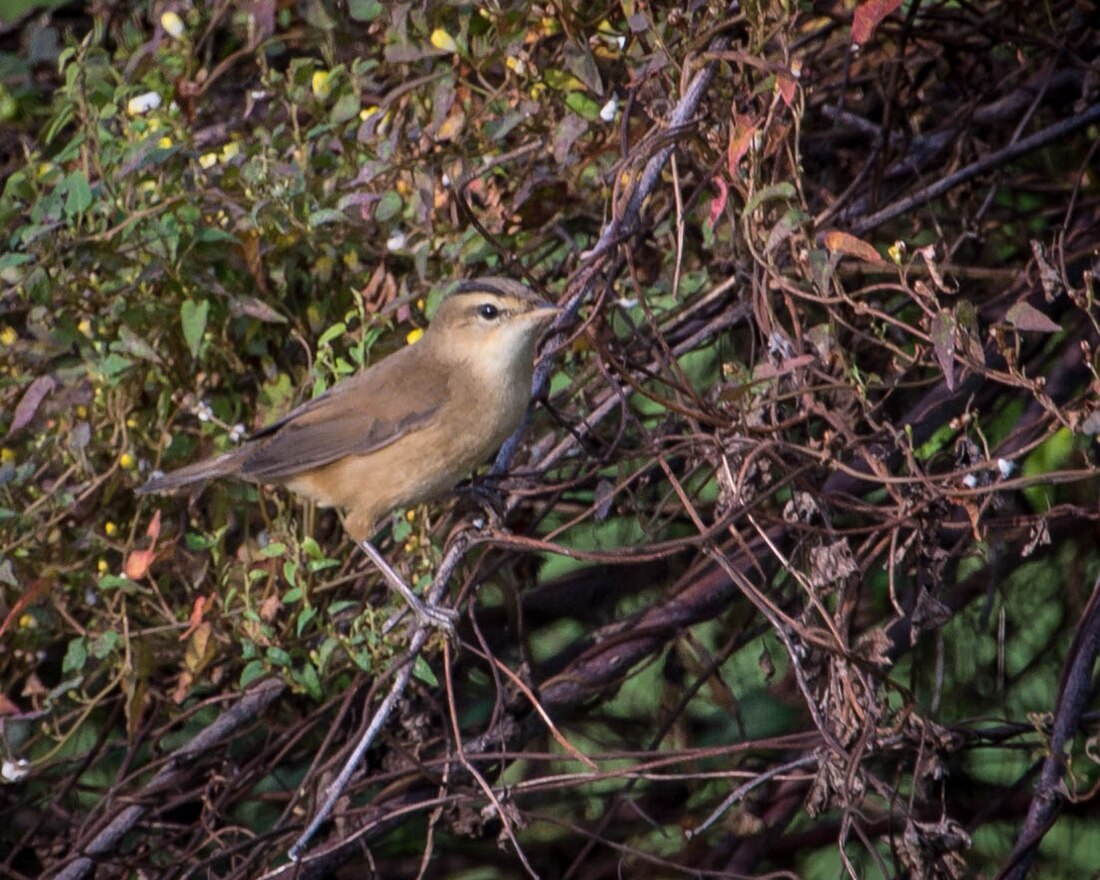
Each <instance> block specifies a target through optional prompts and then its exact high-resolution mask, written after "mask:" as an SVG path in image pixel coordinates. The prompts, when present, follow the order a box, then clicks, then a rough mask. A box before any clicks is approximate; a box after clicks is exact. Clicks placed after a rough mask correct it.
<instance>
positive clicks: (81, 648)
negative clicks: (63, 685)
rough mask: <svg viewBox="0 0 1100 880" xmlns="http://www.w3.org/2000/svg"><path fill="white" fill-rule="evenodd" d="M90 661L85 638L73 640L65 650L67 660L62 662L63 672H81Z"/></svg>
mask: <svg viewBox="0 0 1100 880" xmlns="http://www.w3.org/2000/svg"><path fill="white" fill-rule="evenodd" d="M87 660H88V646H87V644H85V642H84V639H83V638H79V639H73V640H72V641H71V642H69V647H68V648H66V650H65V659H63V660H62V661H61V671H62V672H79V671H80V670H81V669H83V668H84V664H85V663H86V662H87Z"/></svg>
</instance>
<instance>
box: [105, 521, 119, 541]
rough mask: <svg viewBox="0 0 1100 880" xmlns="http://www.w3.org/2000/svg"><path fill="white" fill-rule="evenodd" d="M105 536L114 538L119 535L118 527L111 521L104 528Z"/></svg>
mask: <svg viewBox="0 0 1100 880" xmlns="http://www.w3.org/2000/svg"><path fill="white" fill-rule="evenodd" d="M103 534H105V535H106V536H107V537H108V538H113V537H114V536H115V535H117V534H118V525H116V524H115V523H114V522H112V521H111V520H107V523H106V525H104V526H103Z"/></svg>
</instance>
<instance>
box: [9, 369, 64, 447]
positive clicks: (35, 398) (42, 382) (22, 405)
mask: <svg viewBox="0 0 1100 880" xmlns="http://www.w3.org/2000/svg"><path fill="white" fill-rule="evenodd" d="M56 387H57V382H56V381H54V378H53V376H39V377H38V378H37V379H35V380H34V381H33V382H31V384H30V387H29V388H27V390H26V391H24V392H23V396H22V397H21V398H20V399H19V403H18V404H17V405H16V407H15V415H14V416H12V420H11V427H10V428H8V436H9V437H10V436H11V435H12V434H14V433H15V432H16V431H18V430H19V429H20V428H22V427H24V426H25V425H27V423H29V422H30V420H31V419H33V418H34V414H35V413H36V412H38V407H39V406H41V405H42V401H43V400H45V398H46V395H47V394H49V393H50V392H51V391H53V390H54V388H56Z"/></svg>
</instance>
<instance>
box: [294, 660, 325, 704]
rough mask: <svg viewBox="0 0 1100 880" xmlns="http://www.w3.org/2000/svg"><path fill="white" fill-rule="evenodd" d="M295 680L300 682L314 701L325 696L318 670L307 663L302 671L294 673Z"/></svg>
mask: <svg viewBox="0 0 1100 880" xmlns="http://www.w3.org/2000/svg"><path fill="white" fill-rule="evenodd" d="M294 680H295V681H296V682H298V684H300V685H301V686H302V687H303V688H305V690H306V693H308V694H309V695H310V696H311V697H313V699H315V700H320V699H321V698H322V696H323V693H322V692H321V679H320V678H318V676H317V670H316V669H314V668H313V665H312V664H310V663H307V664H306V665H305V666H303V667H302V668H301V669H299V670H298V671H296V672H295V673H294Z"/></svg>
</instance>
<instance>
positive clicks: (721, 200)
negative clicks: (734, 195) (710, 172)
mask: <svg viewBox="0 0 1100 880" xmlns="http://www.w3.org/2000/svg"><path fill="white" fill-rule="evenodd" d="M714 185H715V186H716V187H718V195H716V196H715V197H714V198H713V199H711V200H710V220H709V221H708V223H709V224H710V228H711V229H713V228H714V224H715V223H717V222H718V218H719V217H721V216H722V212H723V211H724V210H726V202H727V200H728V199H729V197H730V188H729V186H728V185H727V184H726V181H725V180H724V179H723V178H722V176H721V175H717V174H716V175H715V176H714Z"/></svg>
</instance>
